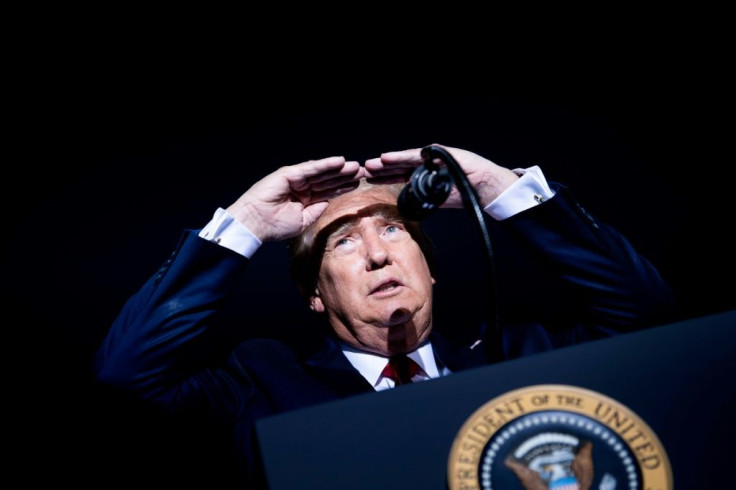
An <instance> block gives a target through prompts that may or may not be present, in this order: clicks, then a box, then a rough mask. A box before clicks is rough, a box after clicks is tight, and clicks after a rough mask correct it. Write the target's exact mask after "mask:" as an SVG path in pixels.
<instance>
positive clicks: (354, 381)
mask: <svg viewBox="0 0 736 490" xmlns="http://www.w3.org/2000/svg"><path fill="white" fill-rule="evenodd" d="M305 369H306V370H307V372H309V373H310V374H311V375H312V376H314V377H315V378H318V379H319V380H321V381H322V382H323V383H325V384H326V385H327V386H329V387H330V388H332V389H333V390H335V391H336V392H337V393H338V394H339V395H340V396H341V397H347V396H352V395H358V394H361V393H370V392H372V391H375V390H374V389H373V386H371V384H370V383H369V382H368V381H366V379H365V378H364V377H363V376H362V375H361V374H360V373H359V372H358V370H357V369H355V368H354V367H353V365H352V364H350V361H348V359H347V357H345V355H344V354H343V353H342V350H340V346H339V345H338V344H337V343H336V342H335V341H334V340H333V339H331V338H329V337H327V338H326V339H325V342H324V344H323V345H322V347H321V348H320V349H319V350H318V351H317V352H316V353H315V354H314V355H312V356H310V357H309V358H308V359H307V361H306V365H305Z"/></svg>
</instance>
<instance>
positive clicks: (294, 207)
mask: <svg viewBox="0 0 736 490" xmlns="http://www.w3.org/2000/svg"><path fill="white" fill-rule="evenodd" d="M363 176H364V169H363V167H361V166H360V164H359V163H358V162H355V161H346V160H345V158H344V157H329V158H323V159H321V160H310V161H308V162H304V163H299V164H296V165H290V166H285V167H281V168H279V169H278V170H276V171H274V172H273V173H271V174H269V175H267V176H266V177H264V178H263V179H261V180H259V181H258V182H256V183H255V184H253V186H251V188H250V189H248V190H247V191H246V192H245V193H244V194H243V195H242V196H240V197H239V198H238V200H237V201H235V202H234V203H233V204H231V205H230V206H229V207H228V208H227V211H228V212H229V213H230V214H231V215H233V216H234V217H235V219H237V220H238V221H240V222H241V223H242V224H244V225H245V226H246V227H248V229H249V230H250V231H252V232H253V233H255V235H256V236H257V237H258V238H260V239H261V241H264V242H266V241H273V240H281V239H285V238H289V237H292V236H294V235H297V234H299V233H301V232H302V231H303V230H304V229H306V228H307V227H308V226H309V225H311V224H312V223H314V222H315V221H316V220H317V218H319V216H320V215H321V214H322V213H323V212H324V210H325V209H326V208H327V204H328V202H327V200H328V199H330V198H331V197H334V196H337V195H339V194H343V193H345V192H348V191H350V190H352V189H355V188H356V187H358V184H359V181H360V179H361V177H363Z"/></svg>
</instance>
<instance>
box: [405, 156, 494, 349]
mask: <svg viewBox="0 0 736 490" xmlns="http://www.w3.org/2000/svg"><path fill="white" fill-rule="evenodd" d="M421 154H422V158H423V159H424V164H423V165H422V166H420V167H418V168H417V169H416V170H415V171H414V173H413V174H412V178H411V180H410V181H409V183H408V184H407V186H406V187H405V189H404V191H402V192H401V195H400V196H399V202H398V207H399V212H400V213H401V214H402V215H403V216H404V217H405V218H407V219H412V220H415V221H416V220H420V219H424V218H425V217H427V216H428V215H429V214H431V213H432V212H434V211H435V210H436V209H437V208H439V206H440V205H441V204H442V203H444V202H445V201H446V200H447V197H448V196H449V195H450V190H451V188H452V182H449V178H448V172H449V177H450V178H451V179H452V181H454V183H455V186H456V187H457V189H458V191H459V192H460V195H461V196H462V200H463V206H464V207H465V208H466V209H469V210H470V211H472V213H473V214H474V215H475V218H476V223H477V225H478V230H479V232H480V235H481V238H482V240H483V245H484V246H485V251H486V282H487V285H488V298H489V301H488V303H487V311H486V315H487V322H488V325H487V327H488V329H489V335H487V340H488V342H490V343H491V345H490V346H486V347H487V350H486V352H487V353H488V354H487V360H488V362H489V363H494V362H499V361H502V360H503V359H504V357H505V356H504V353H503V344H502V336H501V327H500V322H499V314H498V291H497V284H496V268H495V262H494V255H493V247H492V245H491V236H490V234H489V233H488V228H487V226H486V222H485V217H484V213H483V208H482V207H481V204H480V198H479V197H478V194H477V193H476V191H475V189H473V186H471V185H470V182H469V181H468V177H467V176H466V175H465V172H464V171H463V169H462V168H461V167H460V165H459V164H458V163H457V161H456V160H455V159H454V158H453V157H452V155H450V153H449V152H448V151H447V150H445V149H444V148H441V147H439V146H436V145H430V146H427V147H425V148H422V152H421ZM435 158H438V159H440V160H441V161H443V162H444V163H445V165H446V167H445V168H442V167H439V166H438V165H436V164H435V163H434V159H435ZM417 203H419V206H417ZM405 213H406V214H405Z"/></svg>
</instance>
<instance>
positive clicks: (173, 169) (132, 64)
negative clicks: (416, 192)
mask: <svg viewBox="0 0 736 490" xmlns="http://www.w3.org/2000/svg"><path fill="white" fill-rule="evenodd" d="M107 18H108V17H106V19H107ZM157 19H158V21H157V22H152V23H151V24H150V25H147V26H146V27H145V29H144V30H143V31H141V29H140V26H139V25H137V24H130V25H126V24H121V26H118V27H116V28H115V29H112V28H111V25H110V24H108V23H105V22H98V23H95V27H94V28H90V27H89V26H85V27H86V28H85V29H79V28H78V26H77V23H74V24H62V25H61V27H59V26H58V25H56V26H55V28H56V30H54V31H53V32H52V34H53V35H49V36H44V37H42V38H41V39H42V41H39V42H38V44H35V43H34V44H33V47H34V49H33V51H32V54H31V55H17V54H16V55H14V57H15V56H17V61H18V69H15V70H11V73H12V74H11V75H10V76H9V77H8V78H9V79H10V80H11V81H13V82H15V85H16V86H17V87H16V89H15V90H13V91H12V92H9V93H8V96H7V97H6V98H7V101H8V102H9V103H12V104H13V105H14V106H15V108H16V110H14V111H13V112H12V113H9V114H11V117H10V118H9V119H11V121H10V122H11V123H12V126H13V130H12V131H10V132H9V133H8V135H9V140H10V142H9V143H11V145H10V147H11V148H17V149H18V150H19V151H17V152H16V151H13V152H11V153H7V154H6V155H5V158H4V159H5V162H6V165H5V167H6V171H5V178H4V186H3V187H4V193H3V200H2V205H3V210H4V215H5V218H4V221H5V226H4V227H3V233H4V236H3V249H2V253H3V257H2V259H3V262H2V268H3V285H2V287H3V291H2V295H3V298H4V301H5V302H6V307H5V308H4V310H5V313H6V314H5V321H4V322H3V323H4V325H5V328H6V329H7V331H8V333H9V336H8V340H7V343H6V350H7V351H8V354H9V355H8V361H9V362H10V363H11V377H12V378H13V379H14V380H20V381H21V383H20V384H19V386H18V392H17V393H18V395H17V396H13V397H12V398H11V400H12V403H13V406H14V407H15V408H17V409H18V411H19V414H20V415H21V418H20V420H21V421H24V422H23V424H22V428H23V433H24V434H25V435H24V437H23V438H22V441H21V442H20V443H19V446H18V447H19V450H18V452H17V454H18V455H19V456H21V459H22V460H24V461H23V462H30V463H31V465H32V466H37V465H39V464H40V465H42V466H45V467H47V468H50V471H51V470H53V471H52V472H53V473H55V474H56V475H57V476H59V478H62V479H79V478H81V479H82V480H84V479H85V478H87V477H88V476H89V475H88V472H91V471H92V470H91V469H90V468H91V467H97V468H100V467H101V468H107V469H108V470H111V471H119V469H120V468H119V465H118V463H120V461H124V462H125V465H128V464H132V465H133V466H134V467H135V466H136V465H142V466H143V467H144V468H145V467H146V465H148V464H150V465H152V466H153V465H154V464H155V463H152V462H151V461H153V460H154V459H155V457H157V456H160V453H159V451H162V452H163V451H172V448H171V447H170V445H168V444H166V443H165V442H162V441H163V440H164V438H163V437H162V438H156V437H153V436H150V432H151V430H152V427H151V426H149V424H145V423H143V422H141V421H139V420H137V418H136V416H135V415H136V414H138V412H137V410H138V408H137V407H134V406H133V405H122V406H120V405H114V404H119V403H122V402H121V401H119V400H117V399H115V400H110V399H109V398H108V397H107V396H106V395H105V394H102V393H99V392H98V391H97V390H96V389H94V388H93V387H92V383H91V373H90V369H89V365H90V362H91V358H92V355H93V352H94V349H95V348H96V347H97V345H98V344H99V342H100V341H101V339H102V337H103V336H104V334H105V332H106V330H107V328H108V327H109V325H110V323H111V322H112V320H113V319H114V317H115V315H116V313H117V311H118V310H119V309H120V308H121V307H122V305H123V303H124V301H125V299H126V298H127V297H128V296H129V295H130V294H132V293H133V292H134V291H135V290H136V289H137V287H138V286H140V285H141V284H142V283H143V281H144V280H145V279H146V278H147V277H148V276H149V275H150V274H152V273H153V272H154V271H155V270H156V269H157V268H158V266H159V265H160V264H161V263H162V262H163V261H164V260H165V259H166V258H167V257H168V255H169V254H170V252H171V251H172V249H173V247H174V246H175V244H176V242H177V240H178V237H179V234H180V232H181V230H182V229H183V228H198V227H201V226H203V225H204V224H205V223H206V222H207V220H209V219H210V217H211V216H212V213H213V212H214V210H215V209H216V207H218V206H223V207H226V206H227V205H229V204H230V203H231V202H232V201H233V200H235V199H236V198H237V197H238V196H239V195H240V194H241V193H242V192H244V191H245V190H246V189H247V188H248V186H249V185H250V184H252V183H254V182H255V181H256V180H257V179H259V178H261V177H262V176H264V175H266V174H267V173H269V172H270V171H272V170H274V169H275V168H277V167H278V166H281V165H288V164H293V163H298V162H301V161H305V160H309V159H316V158H322V157H326V156H332V155H344V156H346V157H347V158H349V159H355V160H359V161H363V160H365V159H367V158H371V157H374V156H378V155H379V154H380V152H382V151H390V150H400V149H406V148H413V147H422V146H426V145H428V144H431V143H441V144H445V145H449V146H455V147H460V148H464V149H467V150H471V151H474V152H476V153H479V154H482V155H484V156H486V157H488V158H490V159H491V160H493V161H495V162H496V163H499V164H501V165H505V166H509V167H512V168H514V167H523V166H528V165H532V164H538V165H540V166H541V168H542V169H543V171H544V172H545V175H546V176H547V178H548V179H549V180H555V181H560V182H563V183H565V184H566V185H568V187H569V188H570V189H571V191H572V192H573V193H574V194H575V195H576V196H577V197H578V198H579V200H581V201H582V202H583V203H584V204H585V205H586V206H587V208H588V210H589V211H590V212H592V213H593V214H595V215H597V216H598V217H599V218H601V219H602V220H604V221H606V222H608V223H610V224H612V225H614V226H615V227H617V228H618V229H619V230H621V231H622V232H624V234H625V235H626V236H627V237H629V239H630V240H631V241H632V243H633V244H634V245H635V246H636V247H637V248H638V249H639V250H640V251H641V252H642V253H643V254H644V255H645V256H647V257H648V258H649V259H650V260H651V261H652V262H654V263H655V265H657V267H659V269H660V271H661V272H662V274H663V276H664V277H665V279H667V280H668V281H669V282H670V284H671V285H672V287H673V289H674V290H675V293H676V297H677V299H678V307H679V313H678V315H679V317H680V318H682V319H686V318H694V317H699V316H703V315H707V314H711V313H716V312H720V311H726V310H731V309H734V308H736V298H734V295H733V292H732V291H733V287H732V286H731V282H732V278H733V272H734V259H733V256H732V251H731V250H732V247H731V245H730V238H729V237H730V236H731V234H732V232H731V228H732V227H733V218H732V217H731V216H732V212H731V211H732V210H733V205H732V201H731V196H730V194H732V192H733V184H732V181H731V180H730V179H732V177H731V175H732V172H731V157H730V155H729V153H727V152H724V150H725V148H726V143H727V142H728V141H729V140H730V137H731V135H730V131H729V125H728V124H727V122H728V120H729V119H730V117H731V114H732V111H731V108H732V105H731V103H730V95H731V94H730V88H729V82H728V80H727V78H726V77H727V73H726V70H725V68H726V66H725V58H723V57H722V55H721V53H722V51H723V50H722V48H721V45H720V44H719V43H720V40H721V39H720V35H719V32H720V31H719V30H718V29H713V30H708V29H706V31H707V33H706V35H705V37H703V36H700V37H697V38H695V37H694V36H691V35H689V34H686V33H683V32H682V31H681V30H680V29H678V28H677V27H675V26H673V27H672V28H671V29H666V30H662V29H660V28H661V26H660V25H658V24H657V17H651V18H648V19H647V20H646V21H645V22H643V24H641V25H632V24H627V25H626V28H625V29H624V28H623V27H622V28H620V29H619V28H611V29H609V30H602V31H601V30H599V27H600V25H598V24H595V23H593V24H590V25H589V27H588V28H586V29H584V30H583V31H582V32H579V33H577V35H575V36H570V37H569V38H567V37H566V38H564V39H563V38H560V37H555V36H558V35H559V33H556V34H555V35H552V34H553V33H552V32H549V33H548V34H549V35H548V36H547V37H546V38H545V36H538V37H537V36H535V37H532V36H531V35H530V33H531V31H534V29H532V27H533V26H531V25H524V26H520V27H524V29H521V30H519V31H516V32H515V33H514V35H513V36H512V35H498V36H497V37H494V36H486V34H487V33H488V32H489V31H491V30H493V27H494V24H493V23H492V22H489V23H488V24H483V25H477V24H474V25H472V26H469V27H468V30H467V31H466V30H464V29H459V32H457V33H456V32H454V31H453V34H452V35H448V33H446V32H445V33H443V32H442V29H441V26H442V25H441V24H440V25H438V26H437V28H436V29H435V30H434V31H433V30H432V29H430V28H428V27H427V25H426V24H421V23H418V24H419V25H413V24H411V23H409V24H401V25H404V26H405V27H404V29H401V28H400V27H399V25H398V23H397V24H391V23H390V22H380V23H378V25H376V26H372V27H371V28H357V26H356V28H354V29H346V28H345V27H344V26H343V27H342V28H341V27H340V26H339V25H338V26H335V25H332V24H328V25H324V24H320V25H319V26H316V25H314V24H306V25H301V26H300V28H299V29H295V26H294V25H292V24H289V25H285V26H281V28H280V29H281V30H279V31H276V30H273V31H267V32H268V33H269V34H267V35H264V34H263V33H260V34H256V33H254V32H253V28H254V24H253V22H252V20H251V21H250V22H249V23H247V24H244V25H242V26H240V27H239V28H236V27H232V26H231V27H229V28H228V29H225V31H226V32H227V33H228V34H229V35H227V36H220V35H221V34H222V33H221V32H219V30H218V29H217V27H218V26H217V24H208V26H207V27H208V28H207V29H206V30H204V29H195V28H194V27H196V26H198V24H196V23H194V24H192V23H187V24H186V25H184V24H181V25H179V24H177V26H178V28H177V29H175V30H172V31H167V30H165V29H159V28H160V27H164V26H169V27H170V26H171V24H176V23H175V22H174V21H173V20H171V21H170V22H168V23H167V22H166V19H167V18H166V17H165V16H161V17H157ZM444 21H445V22H451V20H450V19H444ZM47 22H48V23H49V24H54V22H53V16H50V17H49V18H48V20H47ZM402 22H409V21H406V20H402ZM653 27H659V28H657V29H652V28H653ZM632 29H633V31H632ZM38 31H39V32H41V31H43V29H39V30H38ZM397 31H399V32H397ZM471 31H472V32H475V33H476V34H475V35H474V36H472V37H468V36H466V34H468V33H469V32H471ZM552 31H554V30H552ZM685 31H686V30H685ZM33 32H36V31H33ZM205 32H206V34H207V35H205ZM286 32H288V34H289V35H288V36H285V35H284V33H286ZM210 33H213V34H210ZM31 37H32V36H30V35H29V36H27V37H25V38H23V39H24V41H23V43H26V44H29V45H30V43H31V42H32V41H33V40H32V39H30V38H31ZM398 38H400V39H401V43H399V42H397V39H398ZM430 39H431V41H429V40H430ZM522 40H523V41H524V42H522ZM522 46H529V47H528V48H522ZM426 224H427V227H428V229H429V231H430V234H431V235H432V237H433V238H434V239H435V242H436V245H437V250H438V256H439V259H440V263H441V268H440V271H439V273H438V276H439V277H438V279H439V282H438V284H437V286H436V294H437V305H438V318H439V321H441V322H443V323H449V322H451V321H457V319H460V320H463V319H465V318H466V317H473V316H478V315H483V314H484V311H483V309H482V306H479V304H480V303H479V301H477V300H479V299H480V298H481V297H482V293H483V288H484V287H485V282H484V281H485V277H484V276H483V274H482V270H481V268H480V267H478V266H477V264H478V261H479V260H483V258H482V256H481V255H480V253H481V249H480V242H479V241H478V240H479V238H478V237H477V235H476V231H475V228H474V224H473V223H472V221H470V218H469V215H467V216H466V215H465V214H464V213H463V211H459V210H458V211H448V212H447V214H445V213H443V212H442V211H440V212H439V213H438V214H437V215H435V216H433V217H431V218H429V219H428V220H427V222H426ZM492 225H493V224H492ZM492 230H493V233H494V239H495V240H496V241H495V242H494V245H495V246H496V248H495V249H494V250H495V252H496V261H497V262H496V265H497V267H498V272H499V287H500V294H501V296H502V299H503V300H504V302H505V303H504V304H505V306H504V308H505V310H504V312H503V314H508V315H513V314H532V313H533V312H534V311H535V310H536V309H544V308H547V307H556V306H557V305H558V304H559V300H560V299H559V298H556V297H555V296H553V292H554V291H555V290H554V289H550V288H548V287H546V286H547V285H546V284H545V282H544V280H536V279H535V278H534V277H533V276H529V275H524V274H525V273H529V272H531V271H532V270H533V265H531V264H529V263H528V262H526V261H525V260H524V257H523V256H520V254H519V253H518V251H516V250H515V249H514V248H513V246H512V245H511V244H509V243H507V242H506V241H505V237H504V236H503V234H502V232H500V231H497V230H496V228H495V226H494V227H493V228H492ZM476 243H477V249H476V250H477V254H475V255H474V253H475V252H473V247H476ZM285 259H286V252H285V248H284V246H283V245H282V244H274V243H269V244H266V245H264V247H263V248H262V249H261V250H259V252H258V253H257V255H256V257H255V258H254V260H253V261H252V264H251V266H250V267H249V271H248V277H247V281H244V282H243V286H242V289H243V291H242V295H241V296H242V297H244V298H247V304H233V305H231V308H232V314H233V315H234V316H238V315H241V314H242V313H243V312H242V311H241V310H240V309H239V308H245V307H246V305H247V306H249V307H250V306H251V305H258V308H257V310H256V311H253V310H252V309H251V310H249V311H248V318H249V321H254V322H255V323H256V324H258V325H263V330H262V332H259V333H263V334H267V335H276V336H283V337H285V338H287V339H292V340H293V339H300V338H301V336H302V335H304V334H305V333H308V332H309V323H310V318H309V317H308V315H307V311H306V309H305V307H304V305H303V304H302V301H301V300H300V298H299V297H298V295H297V293H296V290H295V288H293V287H292V286H291V285H290V284H289V283H288V278H287V276H286V261H285ZM529 298H533V299H534V301H530V300H529ZM274 315H277V317H278V318H280V321H279V322H277V323H278V325H288V327H287V328H282V327H279V328H276V327H275V326H274V325H273V323H271V320H272V318H273V317H274ZM113 405H114V406H113ZM26 421H27V422H26ZM157 424H158V425H157ZM161 424H162V422H161V421H156V424H152V425H155V426H156V427H158V428H160V427H161ZM160 430H161V431H162V432H163V433H164V434H165V435H166V436H172V434H171V433H169V432H168V431H167V430H166V429H160ZM154 432H155V431H154ZM149 436H150V439H147V438H149ZM182 437H183V436H182ZM141 439H142V440H143V441H144V442H145V443H144V444H140V443H141ZM174 439H175V440H176V441H177V442H181V440H180V439H179V438H177V437H174ZM152 441H156V442H152ZM118 444H120V445H126V444H127V445H132V446H135V447H137V449H136V450H132V451H133V452H132V454H136V455H137V456H132V455H131V453H129V452H128V451H127V450H125V451H121V450H118V449H113V448H117V447H118ZM163 447H165V449H162V448H163ZM174 453H175V454H177V456H181V454H179V453H178V452H176V451H175V452H174ZM173 459H175V458H173V457H172V458H171V460H173ZM213 459H214V458H213ZM39 461H43V463H39ZM49 464H51V466H47V465H49ZM121 464H122V463H121ZM159 469H161V468H159ZM139 470H140V467H136V468H135V470H131V471H132V472H133V473H132V474H137V473H138V471H139ZM162 473H166V471H164V470H162ZM29 475H30V478H45V477H46V476H48V475H40V474H32V473H29ZM121 477H122V476H121ZM89 478H92V477H91V476H89ZM132 478H133V477H131V479H132Z"/></svg>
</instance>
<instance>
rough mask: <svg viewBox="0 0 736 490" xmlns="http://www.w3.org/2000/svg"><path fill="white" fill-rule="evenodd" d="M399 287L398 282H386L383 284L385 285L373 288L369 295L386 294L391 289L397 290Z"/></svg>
mask: <svg viewBox="0 0 736 490" xmlns="http://www.w3.org/2000/svg"><path fill="white" fill-rule="evenodd" d="M400 285H401V284H399V283H398V281H388V282H385V283H383V284H381V285H379V286H378V287H377V288H375V289H374V290H373V291H371V294H375V293H383V292H386V291H391V290H393V289H396V288H398V287H399V286H400Z"/></svg>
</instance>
